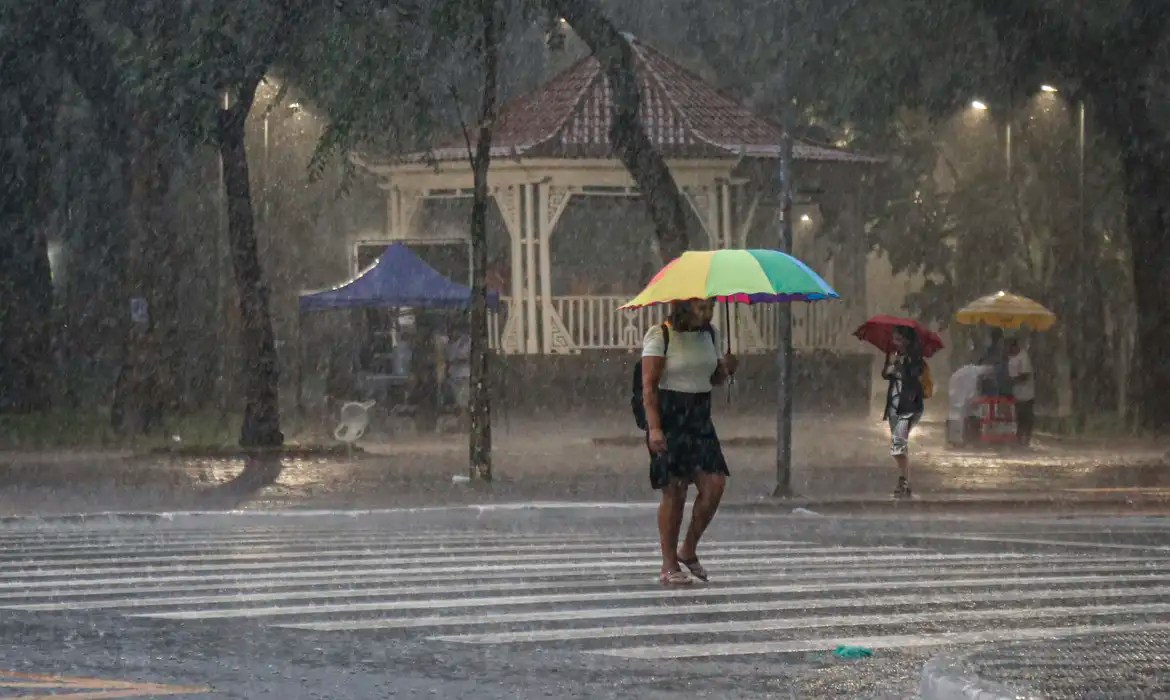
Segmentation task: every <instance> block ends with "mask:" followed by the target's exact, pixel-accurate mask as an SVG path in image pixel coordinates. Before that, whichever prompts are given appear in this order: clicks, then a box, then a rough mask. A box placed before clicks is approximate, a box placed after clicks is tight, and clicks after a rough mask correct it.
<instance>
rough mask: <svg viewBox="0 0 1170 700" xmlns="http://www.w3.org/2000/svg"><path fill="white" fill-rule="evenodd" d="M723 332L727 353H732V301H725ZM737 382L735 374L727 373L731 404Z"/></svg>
mask: <svg viewBox="0 0 1170 700" xmlns="http://www.w3.org/2000/svg"><path fill="white" fill-rule="evenodd" d="M723 328H724V331H723V334H724V335H726V336H727V341H726V342H727V354H728V355H730V354H731V302H729V301H724V302H723ZM734 384H735V375H734V374H732V373H731V372H728V373H727V403H728V405H730V404H731V387H732V385H734Z"/></svg>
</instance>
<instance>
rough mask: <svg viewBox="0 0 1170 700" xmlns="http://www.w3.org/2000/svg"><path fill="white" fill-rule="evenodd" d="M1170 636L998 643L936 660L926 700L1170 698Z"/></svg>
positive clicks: (925, 684) (925, 677)
mask: <svg viewBox="0 0 1170 700" xmlns="http://www.w3.org/2000/svg"><path fill="white" fill-rule="evenodd" d="M1167 688H1170V632H1165V631H1154V632H1149V631H1142V632H1131V633H1120V634H1110V635H1103V636H1102V635H1094V636H1088V637H1073V638H1067V639H1048V640H1038V641H1029V642H1017V643H1008V644H996V645H988V646H983V647H977V648H975V649H972V650H969V651H961V652H952V653H946V654H942V655H939V656H936V657H935V658H934V659H932V660H931V661H929V662H928V663H927V664H926V665H925V666H924V667H923V669H922V678H921V684H920V686H919V692H920V693H921V697H922V699H923V700H1017V699H1020V700H1031V699H1033V698H1035V699H1036V700H1039V699H1040V698H1043V699H1044V700H1065V699H1066V698H1067V699H1069V700H1072V699H1073V698H1075V699H1077V700H1106V699H1108V700H1159V699H1162V700H1165V699H1166V698H1170V690H1167Z"/></svg>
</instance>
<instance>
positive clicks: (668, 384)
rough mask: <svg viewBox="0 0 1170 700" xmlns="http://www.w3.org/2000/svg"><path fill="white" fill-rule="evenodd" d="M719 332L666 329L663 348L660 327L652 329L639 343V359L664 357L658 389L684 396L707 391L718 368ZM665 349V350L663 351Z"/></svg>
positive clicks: (713, 330) (712, 330)
mask: <svg viewBox="0 0 1170 700" xmlns="http://www.w3.org/2000/svg"><path fill="white" fill-rule="evenodd" d="M718 348H719V332H718V331H717V330H715V329H714V328H712V329H711V332H710V333H708V332H707V331H705V330H701V331H676V330H673V329H671V330H670V346H669V347H666V342H665V339H664V338H663V335H662V326H660V325H659V326H654V327H653V328H651V329H650V330H649V331H647V333H646V338H645V339H644V340H643V341H642V357H665V358H666V367H665V368H663V370H662V376H661V377H660V378H659V379H658V388H659V389H662V390H664V391H678V392H682V393H686V394H705V393H707V392H709V391H711V376H712V375H713V374H715V370H716V369H718V367H719V350H718ZM664 349H665V351H664Z"/></svg>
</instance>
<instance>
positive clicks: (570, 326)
mask: <svg viewBox="0 0 1170 700" xmlns="http://www.w3.org/2000/svg"><path fill="white" fill-rule="evenodd" d="M627 301H629V296H563V297H553V300H552V306H553V309H555V310H556V312H557V314H558V315H559V316H560V317H561V323H563V324H564V325H565V328H566V329H567V330H568V331H569V335H570V337H572V339H573V343H574V344H575V345H576V347H577V349H579V350H633V349H636V348H640V347H642V339H643V338H644V337H645V336H646V331H647V330H649V329H650V327H651V326H653V325H656V324H659V323H662V320H663V319H664V318H665V313H666V311H665V309H664V308H663V307H651V308H645V309H636V310H633V311H619V310H618V307H620V306H621V305H622V304H624V303H626V302H627Z"/></svg>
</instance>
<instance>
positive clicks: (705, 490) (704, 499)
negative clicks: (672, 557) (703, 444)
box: [678, 472, 727, 561]
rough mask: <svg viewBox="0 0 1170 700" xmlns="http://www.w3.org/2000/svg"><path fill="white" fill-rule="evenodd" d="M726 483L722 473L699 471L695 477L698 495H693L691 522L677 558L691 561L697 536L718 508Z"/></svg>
mask: <svg viewBox="0 0 1170 700" xmlns="http://www.w3.org/2000/svg"><path fill="white" fill-rule="evenodd" d="M726 485H727V477H725V476H723V475H722V474H707V473H705V472H700V473H699V474H698V475H697V476H696V477H695V488H696V490H698V492H699V495H698V496H696V497H695V507H694V509H693V510H692V512H691V524H690V526H689V527H688V528H687V537H686V539H685V540H683V544H682V546H681V547H679V549H678V558H679V559H682V560H683V561H691V560H693V559H694V558H695V550H697V549H698V547H699V538H701V537H702V536H703V532H705V531H706V530H707V526H708V525H710V524H711V519H712V518H714V517H715V511H717V510H719V501H720V500H721V499H722V498H723V489H724V487H725V486H726Z"/></svg>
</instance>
